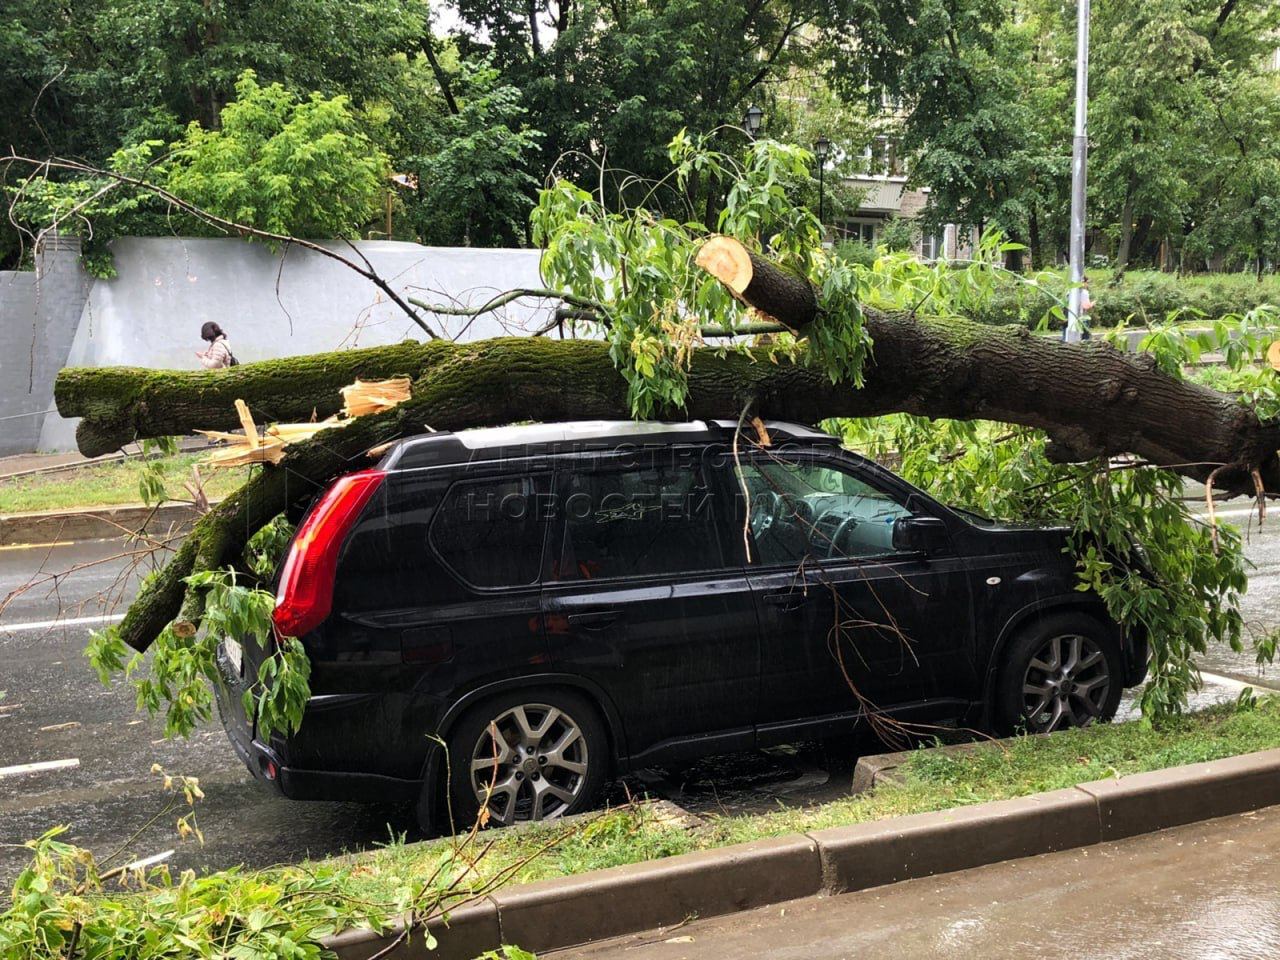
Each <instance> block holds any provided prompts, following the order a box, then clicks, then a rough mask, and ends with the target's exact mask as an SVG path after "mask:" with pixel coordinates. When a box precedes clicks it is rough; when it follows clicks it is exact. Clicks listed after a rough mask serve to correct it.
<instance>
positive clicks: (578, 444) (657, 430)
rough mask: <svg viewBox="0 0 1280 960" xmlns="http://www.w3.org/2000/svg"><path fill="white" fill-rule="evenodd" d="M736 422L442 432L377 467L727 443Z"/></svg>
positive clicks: (803, 431) (822, 437)
mask: <svg viewBox="0 0 1280 960" xmlns="http://www.w3.org/2000/svg"><path fill="white" fill-rule="evenodd" d="M736 428H737V423H736V422H735V421H733V420H690V421H687V422H665V423H664V422H657V421H648V420H638V421H637V420H575V421H568V422H564V423H531V424H523V425H518V426H506V427H484V428H480V429H475V430H459V431H457V432H456V433H454V432H448V431H442V432H439V433H423V434H419V435H417V436H413V437H406V438H405V439H404V440H401V441H400V442H399V443H397V444H396V445H395V446H394V447H392V448H391V449H390V450H389V451H387V454H386V456H385V457H383V459H382V462H381V463H380V464H379V466H380V467H381V469H383V470H411V469H414V468H418V467H430V466H438V465H441V464H446V463H463V462H466V461H469V460H476V459H485V460H489V459H498V458H502V457H508V456H510V457H528V456H540V455H545V454H553V453H568V452H573V451H579V450H601V449H607V448H609V447H614V446H624V445H629V446H645V447H650V446H655V447H661V446H671V445H674V444H700V443H716V442H730V441H731V440H732V439H733V432H734V430H735V429H736ZM765 428H766V429H767V430H768V431H769V434H770V435H771V437H773V438H774V439H775V440H783V441H799V442H803V443H812V444H820V443H821V444H839V442H840V441H839V439H838V438H836V437H833V436H831V435H830V434H827V433H822V432H820V431H818V430H814V429H812V428H811V427H806V426H804V425H802V424H798V423H787V422H785V421H775V420H769V421H765Z"/></svg>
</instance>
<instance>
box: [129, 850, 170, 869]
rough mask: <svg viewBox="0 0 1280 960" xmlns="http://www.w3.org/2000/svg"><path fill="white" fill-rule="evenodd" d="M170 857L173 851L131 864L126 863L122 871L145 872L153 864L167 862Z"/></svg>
mask: <svg viewBox="0 0 1280 960" xmlns="http://www.w3.org/2000/svg"><path fill="white" fill-rule="evenodd" d="M172 856H173V851H172V850H166V851H165V852H164V853H157V854H155V855H154V856H151V857H144V858H143V859H141V860H135V861H133V863H126V864H125V865H124V869H126V870H145V869H146V868H147V867H150V866H153V865H154V864H157V863H160V862H161V861H164V860H168V859H169V858H170V857H172Z"/></svg>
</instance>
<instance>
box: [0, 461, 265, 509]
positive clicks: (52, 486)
mask: <svg viewBox="0 0 1280 960" xmlns="http://www.w3.org/2000/svg"><path fill="white" fill-rule="evenodd" d="M203 458H204V454H202V453H180V454H177V455H176V456H172V457H163V458H161V459H160V460H158V461H152V462H156V463H158V464H159V466H160V469H161V470H162V472H163V475H164V486H165V491H166V492H167V494H168V495H169V496H170V497H174V498H176V499H180V500H186V499H189V498H190V494H188V493H187V491H186V490H185V489H183V486H182V485H183V483H184V482H186V481H189V480H191V468H192V466H194V465H196V464H198V463H199V462H200V461H201V460H202V459H203ZM247 469H248V468H243V467H235V468H227V469H220V470H214V469H208V470H201V472H200V476H201V479H202V481H203V482H204V489H205V493H206V494H207V495H208V496H209V499H210V500H218V499H221V498H222V497H224V496H226V495H227V494H229V493H230V492H231V491H232V490H234V489H235V488H236V487H238V486H240V484H242V483H244V480H245V470H247ZM142 470H143V462H142V460H140V459H138V458H136V457H135V458H131V459H128V460H115V461H111V462H109V463H95V464H88V465H86V466H83V467H75V468H70V469H66V470H57V471H52V472H49V473H39V474H32V475H31V476H27V477H15V478H13V479H10V480H6V481H5V482H4V483H3V484H0V514H8V513H28V512H34V511H44V510H66V509H72V508H75V507H103V506H111V505H114V504H121V503H140V502H141V501H142V495H141V493H140V491H139V488H138V485H139V481H140V480H141V479H142Z"/></svg>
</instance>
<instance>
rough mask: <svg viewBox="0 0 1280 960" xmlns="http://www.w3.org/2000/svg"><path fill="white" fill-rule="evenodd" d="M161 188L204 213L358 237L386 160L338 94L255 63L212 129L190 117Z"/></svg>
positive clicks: (378, 202)
mask: <svg viewBox="0 0 1280 960" xmlns="http://www.w3.org/2000/svg"><path fill="white" fill-rule="evenodd" d="M167 167H168V186H169V188H170V189H171V190H172V191H173V193H175V194H176V195H178V196H179V197H182V198H183V199H184V200H187V201H189V202H191V203H194V204H195V205H196V206H198V207H201V208H202V209H204V210H207V211H209V212H210V213H213V214H216V215H218V216H221V217H225V218H226V219H229V220H234V221H236V222H237V223H245V224H248V225H249V226H253V227H258V228H259V229H261V230H267V231H270V232H272V233H281V234H290V235H293V236H299V237H316V238H322V239H323V238H330V237H348V238H354V237H356V236H358V235H359V234H358V229H359V227H360V226H361V225H362V224H364V223H365V222H366V221H367V220H369V219H370V218H372V217H373V216H374V215H376V213H377V212H378V210H379V209H380V208H381V207H382V203H383V198H384V196H385V192H386V189H387V187H386V184H385V179H386V173H387V159H386V157H385V156H383V155H382V153H381V152H379V151H378V150H377V149H376V148H375V147H374V146H373V144H372V143H371V142H370V140H369V138H368V136H367V135H366V134H365V133H364V132H363V131H362V130H361V129H360V128H359V126H358V125H357V123H356V120H355V117H354V116H353V115H352V113H351V110H350V108H349V106H348V100H347V98H346V97H345V96H341V95H339V96H336V97H333V98H330V99H326V98H324V97H322V96H320V95H319V94H312V95H311V97H310V98H309V99H307V100H303V101H301V102H299V101H298V100H297V98H296V97H295V96H294V95H293V94H291V93H290V92H288V91H287V90H286V89H285V88H284V87H283V86H281V85H280V84H278V83H275V84H271V85H270V86H267V87H263V86H261V85H259V83H258V82H257V79H256V77H255V75H254V73H253V71H246V72H245V73H244V75H243V76H241V77H240V79H239V81H238V82H237V83H236V100H235V101H234V102H233V103H230V104H228V105H227V106H226V107H225V108H224V109H223V110H222V114H221V123H220V126H219V127H218V128H217V129H205V128H204V127H202V126H201V125H200V124H198V123H196V122H192V123H191V124H190V125H189V126H188V127H187V130H186V134H185V136H184V138H183V140H182V141H181V142H180V143H178V144H176V145H175V147H174V153H173V156H172V159H171V160H170V161H169V163H168V164H167Z"/></svg>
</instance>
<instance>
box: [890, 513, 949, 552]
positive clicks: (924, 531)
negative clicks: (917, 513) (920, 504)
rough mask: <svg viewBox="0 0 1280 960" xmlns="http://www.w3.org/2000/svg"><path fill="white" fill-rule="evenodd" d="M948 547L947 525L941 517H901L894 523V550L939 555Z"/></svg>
mask: <svg viewBox="0 0 1280 960" xmlns="http://www.w3.org/2000/svg"><path fill="white" fill-rule="evenodd" d="M946 546H947V525H946V524H945V523H943V522H942V519H941V518H939V517H899V518H898V519H897V520H895V521H894V522H893V549H894V550H897V551H899V552H900V553H937V552H938V551H940V550H942V549H943V548H945V547H946Z"/></svg>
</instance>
